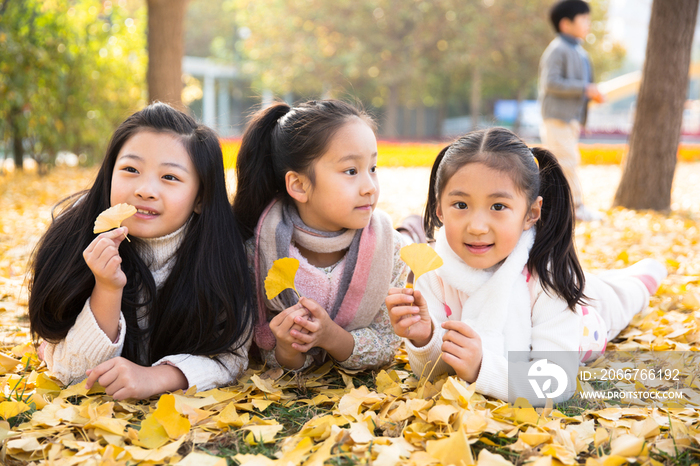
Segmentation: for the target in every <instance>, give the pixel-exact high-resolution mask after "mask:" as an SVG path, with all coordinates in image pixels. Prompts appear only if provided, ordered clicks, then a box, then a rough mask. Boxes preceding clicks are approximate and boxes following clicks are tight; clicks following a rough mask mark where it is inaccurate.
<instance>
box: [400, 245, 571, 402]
mask: <svg viewBox="0 0 700 466" xmlns="http://www.w3.org/2000/svg"><path fill="white" fill-rule="evenodd" d="M442 240H443V241H444V238H442ZM440 241H441V238H440V237H439V238H438V242H440ZM448 247H449V246H448ZM438 249H439V245H437V246H436V250H438ZM443 250H444V248H443ZM441 257H442V259H443V261H444V265H443V266H442V267H441V268H439V269H437V270H434V271H432V272H429V273H427V274H425V275H423V276H421V277H420V278H419V280H418V281H417V283H416V285H415V287H416V289H417V290H419V291H420V292H421V293H422V294H423V296H424V297H425V299H426V301H427V304H428V309H429V311H430V315H431V318H432V321H433V335H432V338H431V340H430V342H429V343H428V344H427V345H425V346H423V347H420V348H418V347H416V346H414V345H413V344H412V343H411V341H410V340H408V339H405V343H406V350H407V352H408V357H409V361H410V364H411V368H412V369H413V372H414V373H415V374H417V375H418V376H420V375H421V374H423V375H427V374H428V373H430V371H431V370H433V365H434V364H436V361H437V366H436V367H435V369H434V370H433V374H434V375H439V374H442V373H445V372H447V373H449V374H454V373H455V371H454V369H453V368H452V367H451V366H449V365H448V364H446V363H445V362H444V361H443V360H442V359H440V354H441V352H442V349H441V347H442V342H443V336H444V335H445V333H446V331H445V330H444V329H443V328H442V323H443V322H446V321H448V320H456V321H462V322H465V323H467V324H469V325H470V327H472V328H473V329H474V330H475V331H476V333H477V334H478V335H479V337H480V338H481V340H482V351H483V358H482V361H481V369H480V371H479V375H478V377H477V379H476V381H475V382H474V383H475V384H476V391H477V392H479V393H482V394H484V395H489V396H493V397H495V398H499V399H501V400H508V399H509V394H510V399H511V401H513V400H514V399H515V397H519V396H523V397H526V398H528V399H529V400H530V401H531V402H533V399H532V395H533V387H532V385H531V384H530V382H529V381H528V375H527V372H528V369H529V368H530V366H531V365H532V364H531V362H529V361H530V360H531V358H530V357H529V353H530V351H547V352H553V351H554V352H566V353H559V356H564V357H565V358H567V361H571V362H572V363H571V364H566V365H565V366H566V367H564V369H565V370H566V372H567V376H568V377H569V380H570V381H571V380H573V379H575V377H576V372H577V370H578V358H577V357H576V355H578V351H579V343H580V335H581V317H580V316H579V314H577V313H575V312H573V311H571V310H570V309H569V308H568V307H567V304H566V302H565V301H564V300H563V299H561V298H558V297H552V296H550V295H549V294H547V293H546V292H544V290H543V289H542V286H541V284H540V282H539V280H537V279H536V277H532V276H528V274H527V271H526V270H523V271H522V272H521V273H523V274H524V276H523V277H522V279H523V281H527V288H528V292H529V293H528V294H529V301H530V302H529V303H515V305H510V306H503V309H501V310H500V311H499V310H497V309H496V307H497V306H491V305H490V304H492V303H491V302H489V301H486V302H485V303H483V305H481V308H480V309H471V308H467V302H468V300H469V298H470V296H471V295H473V294H475V293H471V294H470V293H468V292H466V291H465V290H468V289H470V288H471V289H472V290H473V289H474V286H473V284H471V283H467V282H469V281H470V280H472V281H473V280H474V278H475V274H474V270H475V269H471V268H470V267H469V266H467V265H466V263H464V262H463V261H462V260H461V259H459V257H458V256H457V255H456V254H454V253H452V254H445V253H443V254H441ZM497 270H498V269H495V270H490V271H479V273H484V274H487V275H490V276H493V274H494V273H496V271H497ZM488 278H490V277H486V278H485V279H484V280H483V284H481V286H479V287H477V289H479V288H482V287H483V286H487V287H490V289H488V290H487V291H488V292H489V294H487V296H493V298H494V299H493V301H494V303H493V304H495V302H497V301H499V300H498V297H500V296H501V295H503V294H505V293H511V292H512V291H513V290H514V288H513V285H512V284H505V283H503V284H500V283H496V284H494V281H493V280H491V281H488ZM461 280H462V281H463V284H460V283H459V282H460V281H461ZM450 283H453V284H454V283H457V284H458V286H451V285H450ZM494 285H498V287H496V286H494ZM482 294H483V293H482ZM519 294H520V293H519ZM518 298H519V299H522V296H518ZM524 299H527V297H525V298H524ZM501 301H502V300H501ZM446 305H447V306H448V307H449V311H448V310H447V308H446ZM471 307H473V306H471ZM465 309H466V311H465ZM516 309H519V310H521V311H523V312H522V313H524V315H517V316H516V315H512V314H513V312H514V310H516ZM528 309H529V310H530V315H529V316H528V315H527V311H528ZM498 312H502V313H505V315H503V316H498V315H495V314H496V313H498ZM448 313H451V315H449V316H448ZM497 322H503V324H502V325H503V328H495V327H497V326H498V327H500V326H501V324H497ZM509 351H518V352H522V353H518V354H519V356H520V358H519V360H522V361H523V362H522V363H521V364H517V363H516V364H513V365H511V370H512V371H515V372H513V373H511V374H510V377H509V371H508V369H509V365H508V352H509ZM568 385H569V386H568V387H567V390H566V391H565V392H564V393H563V394H562V395H560V396H558V397H556V398H554V399H553V401H555V402H560V401H564V400H566V399H568V398H570V397H571V396H572V395H573V393H574V390H575V384H574V386H573V387H571V386H570V385H571V384H568ZM545 401H546V400H541V405H544V402H545ZM533 404H536V405H540V403H539V402H537V401H536V400H535V402H534V403H533Z"/></svg>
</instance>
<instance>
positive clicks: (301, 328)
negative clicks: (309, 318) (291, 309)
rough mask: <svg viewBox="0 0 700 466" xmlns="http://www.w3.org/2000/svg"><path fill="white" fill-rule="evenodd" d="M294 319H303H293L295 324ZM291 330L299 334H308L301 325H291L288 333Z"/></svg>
mask: <svg viewBox="0 0 700 466" xmlns="http://www.w3.org/2000/svg"><path fill="white" fill-rule="evenodd" d="M296 319H303V317H295V322H296ZM292 330H296V331H297V332H301V333H309V331H308V330H306V329H305V328H304V327H302V326H301V325H299V324H296V323H295V324H294V325H292V328H291V329H289V331H290V332H291V331H292Z"/></svg>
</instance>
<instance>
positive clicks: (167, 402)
mask: <svg viewBox="0 0 700 466" xmlns="http://www.w3.org/2000/svg"><path fill="white" fill-rule="evenodd" d="M153 417H154V418H156V420H157V421H158V422H160V425H162V426H163V429H165V431H166V432H167V433H168V436H169V437H170V438H171V439H176V438H179V437H180V436H181V435H184V434H186V433H187V432H188V431H189V430H190V427H192V426H191V424H190V421H189V419H187V418H186V417H184V416H182V415H181V414H180V413H179V412H177V410H176V409H175V396H173V395H169V394H168V395H162V396H161V397H160V400H158V407H157V408H156V410H155V411H154V412H153Z"/></svg>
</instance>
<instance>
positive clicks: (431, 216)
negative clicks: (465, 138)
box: [423, 146, 450, 240]
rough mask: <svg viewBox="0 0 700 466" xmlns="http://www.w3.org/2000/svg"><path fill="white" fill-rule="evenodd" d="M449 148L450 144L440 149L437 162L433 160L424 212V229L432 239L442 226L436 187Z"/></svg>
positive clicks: (426, 234)
mask: <svg viewBox="0 0 700 466" xmlns="http://www.w3.org/2000/svg"><path fill="white" fill-rule="evenodd" d="M449 148H450V146H446V147H444V148H443V149H442V150H441V151H440V153H439V154H438V156H437V158H436V159H435V162H433V169H432V170H431V171H430V188H429V189H428V202H426V203H425V213H424V214H423V229H424V230H425V236H426V237H427V238H428V239H431V240H432V239H435V237H434V236H433V234H434V233H435V230H436V229H437V228H440V227H441V226H442V220H440V219H439V218H438V216H437V207H438V202H439V197H438V192H437V190H436V189H435V187H436V186H437V185H438V179H437V178H438V168H440V162H442V159H443V158H444V157H445V152H447V149H449Z"/></svg>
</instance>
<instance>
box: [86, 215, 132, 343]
mask: <svg viewBox="0 0 700 466" xmlns="http://www.w3.org/2000/svg"><path fill="white" fill-rule="evenodd" d="M126 233H127V228H126V227H121V228H117V229H116V230H112V231H108V232H106V233H102V234H100V235H99V236H98V237H97V238H95V239H94V240H92V242H91V243H90V245H89V246H88V247H87V248H86V249H85V251H83V258H84V259H85V263H86V264H87V266H88V267H89V268H90V270H91V271H92V273H93V275H94V276H95V287H94V288H93V290H92V294H91V295H90V308H91V309H92V313H93V315H94V316H95V320H97V324H98V325H99V326H100V328H101V329H102V331H103V332H105V335H107V337H109V339H110V341H114V340H115V339H116V338H117V336H118V335H119V313H120V312H121V302H122V290H123V289H124V286H125V285H126V275H125V274H124V272H123V271H122V267H121V263H122V258H121V256H120V255H119V245H120V244H121V242H122V241H123V240H124V238H126Z"/></svg>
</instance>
